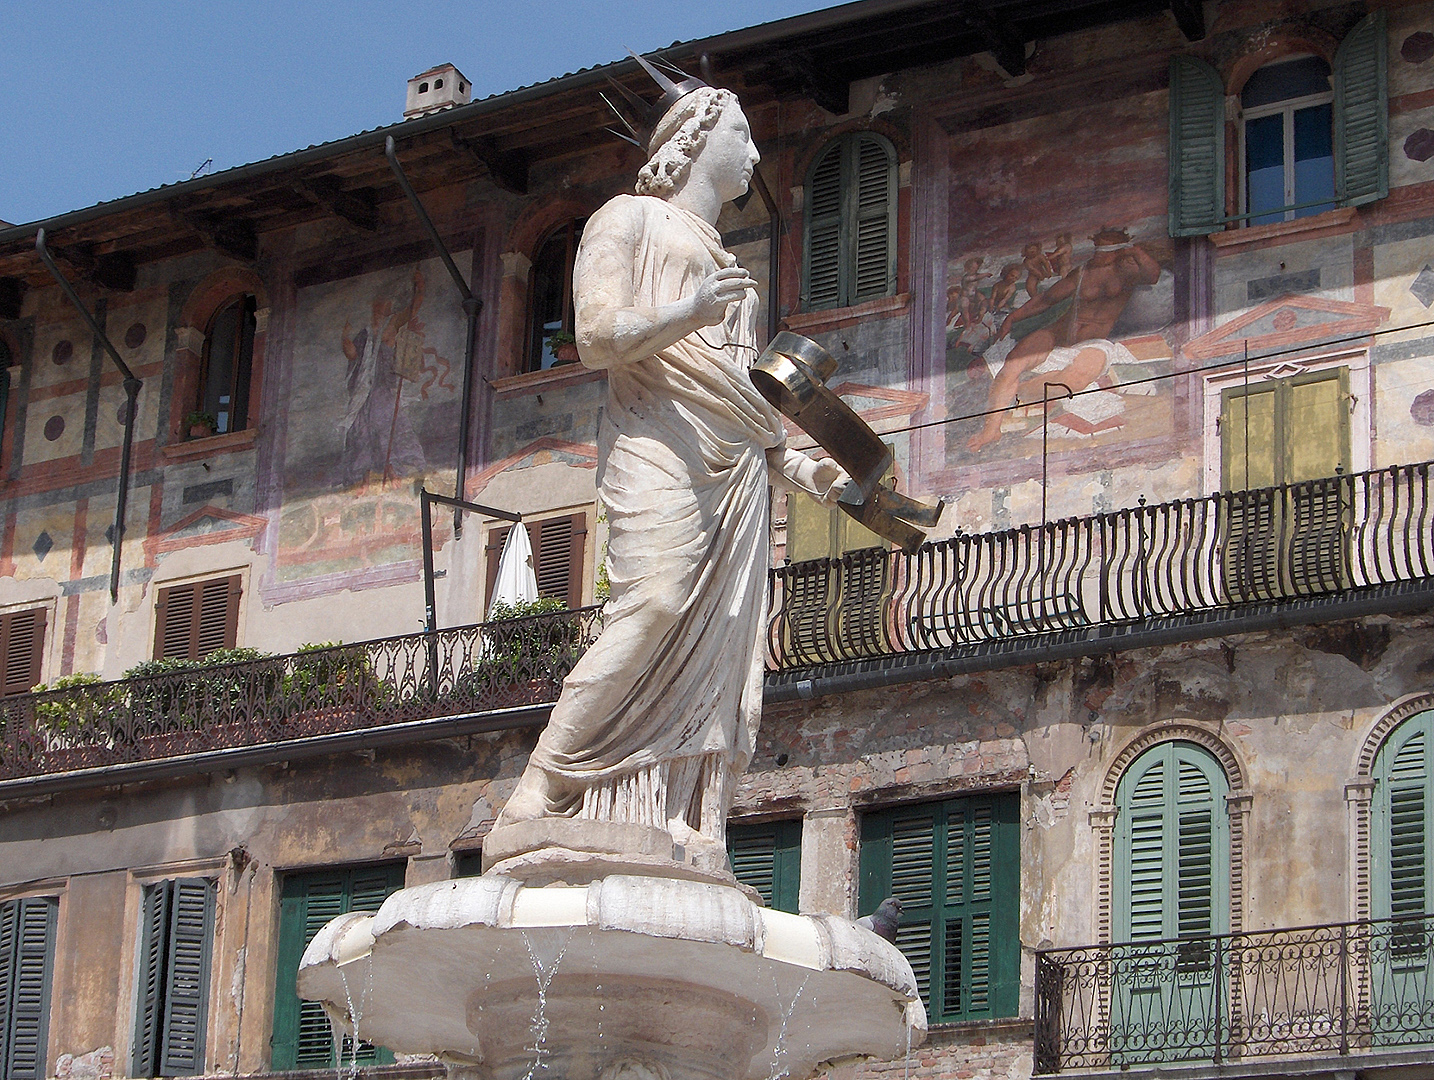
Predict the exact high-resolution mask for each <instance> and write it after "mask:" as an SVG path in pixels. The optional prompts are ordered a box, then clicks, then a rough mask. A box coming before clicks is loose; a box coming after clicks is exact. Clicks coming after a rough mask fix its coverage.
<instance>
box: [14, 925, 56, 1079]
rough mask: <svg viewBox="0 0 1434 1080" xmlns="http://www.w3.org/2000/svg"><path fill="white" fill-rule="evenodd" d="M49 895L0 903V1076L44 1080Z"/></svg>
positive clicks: (51, 937) (51, 944) (51, 941)
mask: <svg viewBox="0 0 1434 1080" xmlns="http://www.w3.org/2000/svg"><path fill="white" fill-rule="evenodd" d="M57 910H58V905H57V903H56V901H55V900H54V898H52V897H30V898H27V899H24V900H10V901H7V902H6V903H4V904H0V1076H3V1077H5V1078H6V1080H44V1077H45V1075H46V1070H45V1043H46V1040H47V1038H48V1035H49V1019H50V977H51V966H52V964H53V962H54V955H55V918H56V911H57Z"/></svg>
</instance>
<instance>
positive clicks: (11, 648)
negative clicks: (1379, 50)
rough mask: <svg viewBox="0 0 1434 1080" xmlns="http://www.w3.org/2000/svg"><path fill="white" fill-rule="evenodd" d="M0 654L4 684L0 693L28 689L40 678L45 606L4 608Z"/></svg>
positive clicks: (7, 693)
mask: <svg viewBox="0 0 1434 1080" xmlns="http://www.w3.org/2000/svg"><path fill="white" fill-rule="evenodd" d="M0 657H3V658H4V663H5V675H4V684H3V685H0V697H9V696H10V695H11V694H26V693H29V691H30V689H31V687H33V686H34V685H35V684H36V683H38V682H40V681H42V679H43V666H44V659H45V609H44V608H30V609H28V610H26V611H7V612H5V613H4V614H3V615H0Z"/></svg>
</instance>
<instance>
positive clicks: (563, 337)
mask: <svg viewBox="0 0 1434 1080" xmlns="http://www.w3.org/2000/svg"><path fill="white" fill-rule="evenodd" d="M548 348H549V349H551V350H552V353H553V367H558V366H559V365H561V364H576V363H577V362H578V340H577V338H575V337H573V335H572V334H570V333H568V332H567V331H566V330H559V331H558V332H557V333H555V334H549V335H548Z"/></svg>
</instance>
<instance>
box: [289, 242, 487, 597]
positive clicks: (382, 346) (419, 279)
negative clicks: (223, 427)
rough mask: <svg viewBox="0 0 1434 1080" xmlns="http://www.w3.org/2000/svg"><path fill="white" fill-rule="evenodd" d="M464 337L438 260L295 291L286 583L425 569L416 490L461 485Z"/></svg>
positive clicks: (458, 310)
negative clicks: (416, 562) (403, 565)
mask: <svg viewBox="0 0 1434 1080" xmlns="http://www.w3.org/2000/svg"><path fill="white" fill-rule="evenodd" d="M467 261H468V256H467V255H465V256H464V257H462V258H460V259H459V260H458V262H459V264H460V270H461V271H463V272H465V273H466V270H464V268H463V264H464V263H466V262H467ZM465 325H466V324H465V321H464V317H463V312H462V309H461V308H460V307H459V305H458V302H457V297H456V295H455V294H454V291H453V289H452V287H451V285H450V283H449V281H448V277H447V274H446V273H445V272H444V270H443V266H442V264H441V263H440V262H439V261H438V260H437V259H428V260H424V261H422V262H418V263H409V264H407V265H401V266H393V267H389V268H386V269H383V270H376V271H374V272H372V273H367V274H363V275H360V276H358V277H352V278H347V279H345V280H342V281H334V282H326V283H324V284H320V285H313V286H310V287H308V288H304V289H300V290H299V292H298V296H297V299H296V303H295V331H294V346H293V360H292V363H293V377H292V382H291V392H290V401H289V408H288V415H289V417H290V422H289V425H288V430H287V432H286V447H285V456H284V509H283V513H282V517H281V520H280V527H279V549H278V553H277V577H278V580H280V581H295V580H300V579H306V578H313V577H320V576H326V575H331V574H336V573H337V574H342V573H347V572H353V571H364V570H368V569H371V568H375V567H381V566H384V565H388V564H392V563H397V562H403V561H406V560H411V559H414V558H417V557H418V546H417V545H418V532H419V513H418V498H417V495H416V493H417V490H418V487H419V485H420V484H427V486H428V487H429V488H431V489H437V490H451V488H452V484H453V469H454V463H455V460H456V454H457V446H458V394H459V387H460V386H461V382H462V370H461V369H462V363H463V347H464V332H465Z"/></svg>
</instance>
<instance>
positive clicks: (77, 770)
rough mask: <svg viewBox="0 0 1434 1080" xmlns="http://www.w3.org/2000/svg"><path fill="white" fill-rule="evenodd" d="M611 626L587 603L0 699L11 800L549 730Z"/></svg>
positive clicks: (0, 737)
mask: <svg viewBox="0 0 1434 1080" xmlns="http://www.w3.org/2000/svg"><path fill="white" fill-rule="evenodd" d="M599 619H600V609H599V608H597V607H587V608H578V609H576V610H573V611H559V612H555V613H550V614H543V615H531V616H527V617H525V618H519V619H506V620H503V621H500V622H489V623H483V624H480V625H476V626H464V627H457V628H455V629H451V630H440V631H438V632H437V633H435V634H433V635H428V634H409V635H406V636H403V637H392V638H384V639H381V640H378V641H366V642H361V643H358V644H353V645H336V646H325V647H320V648H314V649H306V650H303V651H301V652H298V653H293V654H290V655H286V656H274V657H266V658H264V659H262V660H256V661H250V662H243V663H234V664H216V665H211V666H204V667H201V668H197V669H192V670H187V671H182V672H176V673H172V674H161V675H151V676H146V677H142V678H130V679H123V680H120V681H117V682H107V683H94V684H91V685H84V686H75V687H70V688H68V689H63V690H48V691H44V692H41V693H31V694H20V695H16V696H13V697H9V698H4V699H0V793H3V792H5V791H6V790H17V789H23V790H26V791H30V790H34V791H42V790H46V789H50V790H53V789H55V788H57V787H62V786H76V784H77V783H79V782H85V781H86V780H88V782H111V783H112V782H117V781H118V780H120V779H143V778H152V777H158V776H162V775H172V774H175V773H178V772H184V771H191V770H194V769H197V768H202V767H203V766H204V765H206V764H210V765H217V766H222V767H233V766H236V765H241V764H246V763H257V762H262V761H273V760H283V759H284V758H285V757H286V756H290V755H292V756H301V755H302V754H305V753H324V752H332V751H337V750H343V749H362V748H371V747H373V746H376V745H382V744H384V743H394V742H401V741H405V740H412V739H414V738H415V737H420V738H436V737H442V736H446V735H458V734H465V733H473V732H477V731H483V730H493V729H495V728H502V727H515V726H521V725H522V724H523V723H531V724H533V725H538V724H541V723H542V722H543V721H544V720H545V719H546V717H547V709H546V705H547V704H548V703H551V702H553V701H555V700H556V699H557V696H558V691H559V690H560V689H561V687H562V682H563V678H564V677H565V676H566V675H567V673H568V672H569V671H570V670H572V666H573V664H574V663H576V662H577V658H578V657H579V656H581V655H582V653H583V651H584V650H586V648H587V647H588V646H589V645H590V644H591V643H592V641H593V640H594V638H596V636H597V632H598V628H599ZM45 778H50V780H51V782H50V783H49V784H46V783H45V782H44V780H45Z"/></svg>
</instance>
